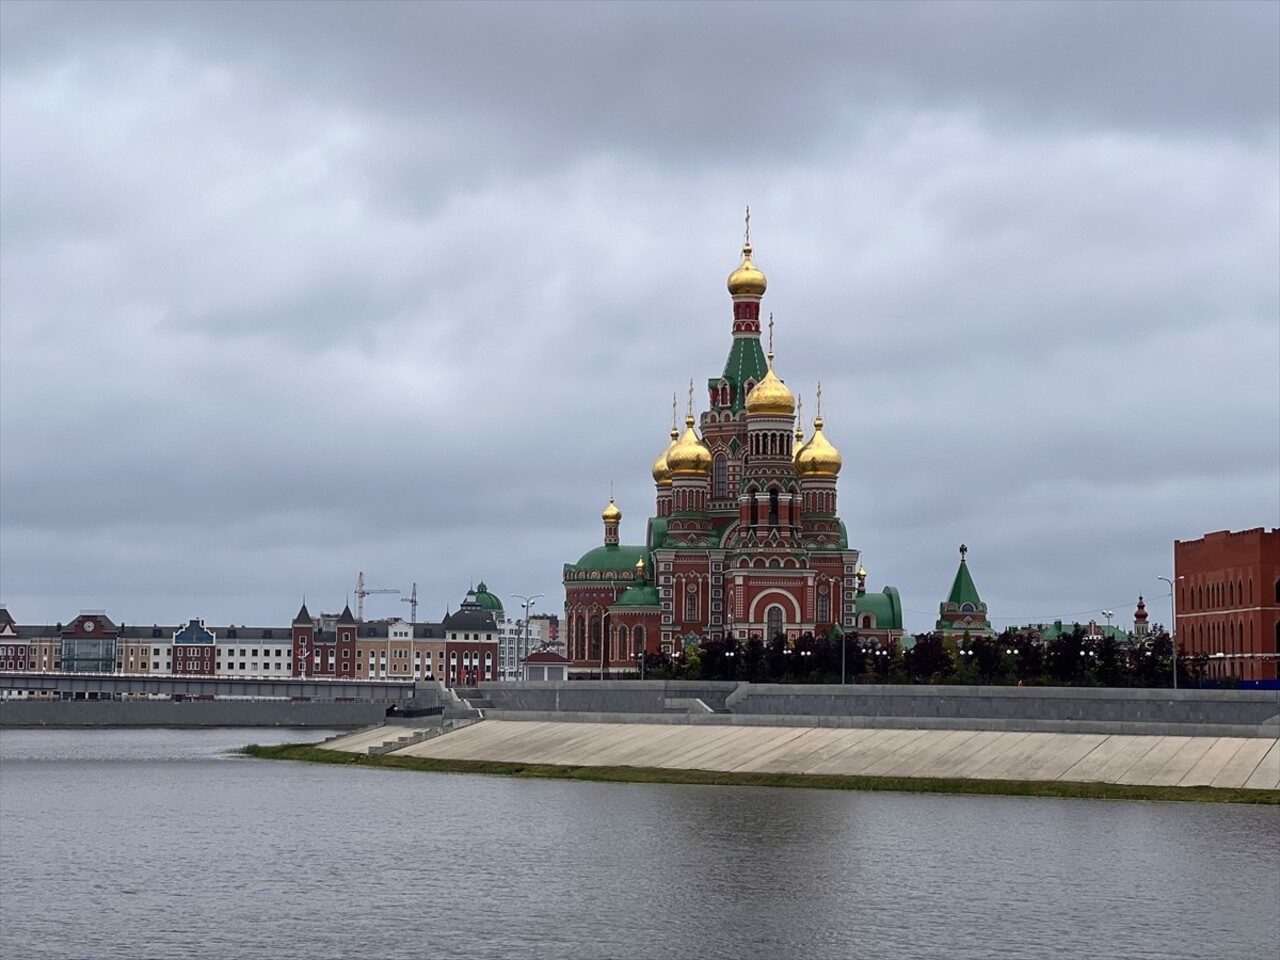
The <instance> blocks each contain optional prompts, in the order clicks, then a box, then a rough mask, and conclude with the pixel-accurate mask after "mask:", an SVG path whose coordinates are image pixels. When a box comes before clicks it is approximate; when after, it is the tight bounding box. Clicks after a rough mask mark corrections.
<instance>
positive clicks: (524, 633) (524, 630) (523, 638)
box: [508, 593, 546, 676]
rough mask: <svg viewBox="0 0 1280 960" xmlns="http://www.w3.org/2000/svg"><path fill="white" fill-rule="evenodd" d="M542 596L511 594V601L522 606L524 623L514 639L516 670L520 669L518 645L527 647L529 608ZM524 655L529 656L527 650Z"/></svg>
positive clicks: (540, 594) (539, 594) (536, 594)
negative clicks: (516, 601) (518, 602)
mask: <svg viewBox="0 0 1280 960" xmlns="http://www.w3.org/2000/svg"><path fill="white" fill-rule="evenodd" d="M544 596H546V594H543V593H535V594H534V595H533V596H531V597H526V596H524V595H523V594H519V593H513V594H511V599H512V600H519V601H520V602H521V603H522V604H523V605H524V623H523V624H521V626H520V636H519V637H517V638H516V656H515V660H516V662H515V664H513V666H514V667H515V669H517V670H518V669H519V668H520V645H521V643H523V644H524V646H525V647H526V648H527V647H528V646H529V608H530V607H532V606H533V605H534V603H536V602H537V601H538V600H540V599H542V598H543V597H544ZM524 655H525V656H526V657H527V656H528V655H529V651H528V650H527V649H526V650H525V652H524ZM510 673H511V670H510V668H508V676H509V675H510Z"/></svg>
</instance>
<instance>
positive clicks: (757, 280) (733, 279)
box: [728, 240, 769, 297]
mask: <svg viewBox="0 0 1280 960" xmlns="http://www.w3.org/2000/svg"><path fill="white" fill-rule="evenodd" d="M768 286H769V281H768V280H766V279H765V276H764V274H763V273H761V272H760V270H759V269H757V268H756V265H755V264H754V263H752V262H751V241H750V240H748V241H747V242H746V243H744V244H743V245H742V263H741V264H740V265H739V266H738V269H737V270H735V271H733V273H731V274H729V282H728V287H729V294H730V296H733V297H763V296H764V291H765V289H766V288H767V287H768Z"/></svg>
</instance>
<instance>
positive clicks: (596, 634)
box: [588, 617, 601, 660]
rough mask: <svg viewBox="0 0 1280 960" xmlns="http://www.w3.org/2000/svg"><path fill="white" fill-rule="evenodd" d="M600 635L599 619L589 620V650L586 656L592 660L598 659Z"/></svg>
mask: <svg viewBox="0 0 1280 960" xmlns="http://www.w3.org/2000/svg"><path fill="white" fill-rule="evenodd" d="M600 633H601V625H600V618H599V617H592V618H591V649H590V650H589V651H588V655H589V657H590V658H591V659H592V660H599V659H600Z"/></svg>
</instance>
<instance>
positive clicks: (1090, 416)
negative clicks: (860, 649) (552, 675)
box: [0, 2, 1280, 629]
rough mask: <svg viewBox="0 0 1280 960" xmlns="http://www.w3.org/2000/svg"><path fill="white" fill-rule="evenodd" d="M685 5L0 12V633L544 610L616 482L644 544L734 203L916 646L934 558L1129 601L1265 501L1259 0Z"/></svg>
mask: <svg viewBox="0 0 1280 960" xmlns="http://www.w3.org/2000/svg"><path fill="white" fill-rule="evenodd" d="M673 9H675V8H667V7H661V8H659V7H654V6H649V5H630V4H608V5H580V4H575V5H560V4H538V5H533V4H515V5H493V4H489V5H453V4H424V5H412V4H389V5H382V6H377V5H369V4H362V5H341V4H339V5H324V4H309V5H307V6H306V7H300V6H298V5H295V4H257V5H254V7H253V8H252V11H253V12H252V15H250V14H249V13H248V10H249V8H246V7H244V6H242V5H236V4H206V5H188V4H177V3H173V4H164V5H155V4H143V5H133V4H123V5H117V4H102V3H100V4H78V5H67V4H53V5H28V4H19V3H13V2H10V3H6V4H4V5H3V6H0V17H3V21H4V23H3V25H4V29H3V31H0V58H2V59H3V68H2V69H3V73H2V74H0V112H2V115H3V117H4V125H3V129H2V130H0V135H2V136H3V150H0V241H2V244H0V348H2V349H0V523H2V528H0V529H2V533H3V535H2V536H0V592H2V594H3V598H4V599H5V600H6V601H7V602H8V604H9V606H10V608H11V610H12V612H13V613H14V615H15V616H16V617H17V618H18V619H19V620H20V621H30V620H49V621H53V620H66V619H69V618H70V617H72V616H74V614H75V612H76V610H77V609H79V608H80V607H82V606H84V607H106V608H108V609H109V611H110V612H111V613H112V614H113V615H115V616H118V617H120V618H122V619H125V620H127V621H132V620H148V621H153V620H159V621H164V620H169V621H175V620H178V619H181V618H184V617H188V616H192V615H203V616H206V617H208V618H209V619H210V620H221V621H223V622H227V621H233V622H251V621H260V622H264V623H265V622H280V621H283V620H284V619H285V618H287V617H288V616H290V615H291V614H292V613H293V611H294V609H296V603H297V601H298V599H299V597H300V595H301V594H303V593H305V594H307V596H308V597H310V598H314V600H315V603H316V605H317V606H319V607H323V608H326V609H327V608H340V607H341V604H342V602H344V598H345V597H346V596H347V595H348V594H349V593H350V591H351V589H352V588H353V584H354V579H355V574H356V572H357V571H359V570H361V569H363V570H365V572H366V573H367V574H368V575H370V576H371V577H372V578H373V579H375V580H376V581H378V582H380V583H382V584H384V585H390V586H398V587H401V588H402V589H405V590H407V589H408V586H409V584H410V583H411V582H413V581H415V580H416V581H417V582H418V583H419V589H420V593H423V594H424V595H425V596H426V597H428V598H429V599H427V600H425V601H424V605H423V610H424V612H426V613H430V614H431V615H436V614H437V613H438V612H439V611H440V610H443V609H444V607H445V606H446V605H448V604H456V602H457V600H458V598H459V597H460V596H461V594H462V593H463V592H464V590H465V588H466V586H467V584H468V582H469V581H470V580H471V579H472V578H473V577H474V578H477V579H479V578H485V579H486V580H488V581H489V583H490V584H491V585H493V586H495V588H496V589H498V590H499V591H500V592H503V593H509V592H511V591H516V590H518V591H520V592H522V593H531V592H543V593H546V594H547V600H545V601H544V603H546V604H547V607H548V609H554V608H555V607H556V606H557V604H558V603H559V599H558V598H559V597H561V596H562V592H561V591H560V588H559V585H558V579H559V574H560V564H561V563H563V562H564V561H567V560H572V559H575V558H576V557H577V556H578V555H579V554H581V553H582V552H584V551H585V550H586V549H588V548H589V547H590V546H592V545H594V544H595V543H596V542H598V540H599V537H600V532H601V531H600V527H599V522H598V511H599V509H600V508H601V507H602V506H603V505H604V502H605V500H606V499H607V497H608V492H609V487H610V483H611V482H612V483H613V485H614V489H615V492H616V495H617V497H618V501H619V503H620V504H621V505H622V507H623V510H624V512H625V514H626V517H625V519H624V521H623V533H624V536H625V537H626V538H627V539H629V540H632V541H636V540H639V539H641V538H642V537H643V529H644V528H643V525H644V518H645V516H646V515H647V514H648V512H649V511H650V508H651V503H652V496H653V492H652V489H651V484H650V481H649V475H648V469H649V464H650V463H651V462H652V460H653V458H654V457H655V456H656V455H657V453H658V452H659V451H660V450H661V449H662V448H663V446H664V445H665V441H666V431H667V427H668V421H669V417H670V397H671V393H672V392H673V391H676V392H678V393H679V395H680V405H681V412H682V413H683V405H684V402H685V400H684V397H685V390H686V387H687V383H688V380H689V378H691V377H692V378H693V379H694V380H695V382H696V383H697V384H698V393H697V398H698V400H699V402H701V397H702V394H701V385H702V384H703V383H704V382H705V379H706V378H707V377H708V376H712V375H715V374H717V373H718V372H719V369H720V367H721V365H722V363H723V360H724V356H725V354H726V353H727V350H728V346H729V323H730V312H729V303H728V298H727V296H726V294H725V292H724V287H723V282H724V277H725V276H726V275H727V274H728V272H729V271H730V270H731V269H732V268H733V267H734V266H735V265H736V254H737V244H738V243H739V231H740V229H741V226H740V219H739V218H740V216H741V208H742V205H743V203H745V202H747V201H750V202H751V203H752V208H753V233H754V239H755V240H756V245H757V253H758V255H759V262H760V264H761V266H762V267H763V269H765V271H766V272H767V273H768V275H769V278H770V288H769V294H768V297H767V298H766V308H767V309H772V310H774V311H776V314H777V319H778V324H777V340H778V353H779V358H778V367H779V372H780V374H781V375H782V376H784V377H785V378H786V379H787V381H788V383H789V384H791V386H792V387H793V388H794V389H796V390H798V391H800V392H801V393H803V394H804V395H805V396H806V398H807V407H806V411H807V413H808V414H809V415H812V412H813V407H812V397H813V393H814V388H815V384H816V381H817V380H818V379H819V378H821V380H822V381H823V387H824V407H825V410H824V412H825V413H826V416H827V422H828V429H827V433H828V436H829V437H831V439H832V440H833V442H835V443H836V444H837V445H838V446H839V447H840V448H841V449H842V451H843V452H844V455H845V461H846V468H845V471H844V477H843V479H842V484H841V503H842V513H843V515H844V516H845V518H846V520H847V522H848V525H849V528H850V531H851V534H852V537H853V540H854V542H855V543H856V544H857V545H859V546H861V547H862V548H863V549H864V550H865V551H866V564H867V566H868V569H870V570H871V571H872V581H873V585H875V584H882V583H885V582H891V583H895V584H897V585H898V586H900V587H901V588H902V590H903V593H904V597H905V598H906V602H907V606H908V608H909V609H910V610H911V611H912V613H911V616H910V618H909V625H910V626H912V627H913V628H915V629H922V628H924V627H925V626H927V625H928V624H929V623H931V621H932V619H933V616H934V614H933V613H932V612H931V611H932V610H935V609H936V605H937V602H938V601H939V600H940V599H941V598H942V596H943V595H944V594H945V592H946V590H947V588H948V587H949V585H950V580H951V577H952V575H953V573H954V568H955V562H956V554H955V547H956V545H957V544H958V543H959V542H960V541H961V540H964V541H965V542H967V543H968V544H969V545H970V546H971V548H972V553H971V554H970V560H971V564H972V567H973V572H974V575H975V577H976V579H977V582H978V586H979V588H980V589H981V590H982V592H983V594H984V597H985V598H986V599H987V600H988V601H989V602H990V603H991V605H992V610H993V614H995V615H996V616H997V617H999V618H1002V620H1010V619H1016V618H1024V617H1025V618H1031V617H1036V618H1039V617H1042V616H1045V615H1048V614H1053V613H1055V612H1056V613H1059V614H1070V613H1072V612H1074V611H1079V610H1090V609H1102V608H1104V607H1106V608H1110V609H1116V610H1117V611H1123V616H1127V614H1128V611H1129V610H1130V609H1131V607H1125V606H1123V605H1124V604H1126V603H1130V602H1131V601H1132V600H1133V599H1136V595H1137V594H1138V593H1139V592H1146V593H1147V594H1148V595H1149V596H1150V595H1152V594H1155V593H1157V592H1158V589H1157V588H1158V587H1159V584H1157V583H1156V582H1155V581H1154V577H1155V576H1157V575H1159V574H1165V573H1167V572H1168V568H1169V565H1170V560H1169V555H1170V541H1171V540H1172V539H1173V538H1175V537H1179V538H1188V537H1194V536H1198V535H1199V534H1200V533H1202V532H1204V531H1206V530H1211V529H1219V528H1224V527H1234V528H1239V527H1247V526H1256V525H1258V524H1268V525H1274V524H1275V523H1276V520H1277V517H1278V516H1280V453H1278V451H1277V446H1278V442H1277V439H1276V438H1277V437H1278V436H1280V379H1278V376H1277V373H1276V370H1277V363H1276V360H1277V359H1280V323H1278V322H1277V320H1278V317H1280V290H1278V289H1277V288H1278V285H1280V278H1278V277H1277V271H1276V269H1275V264H1276V263H1277V262H1278V261H1280V229H1278V228H1277V223H1280V187H1278V184H1277V176H1276V173H1275V171H1276V168H1277V157H1278V154H1280V150H1278V147H1277V143H1278V135H1277V113H1278V111H1280V107H1278V106H1277V90H1278V89H1280V74H1278V71H1280V66H1278V64H1280V52H1278V51H1277V40H1276V37H1277V35H1278V32H1280V23H1278V22H1277V16H1278V13H1277V11H1280V7H1276V6H1275V5H1266V4H1251V3H1245V4H1226V3H1215V4H1191V3H1180V4H1105V5H1103V4H1093V5H1079V4H1026V5H1008V4H994V5H991V4H947V5H938V4H919V5H914V4H856V5H852V4H850V5H835V4H786V5H774V4H749V5H738V6H734V7H730V6H727V5H723V4H695V5H686V6H684V7H681V8H679V13H678V15H677V14H672V13H671V12H670V11H671V10H673ZM304 11H305V15H304ZM663 11H665V12H663ZM377 603H378V604H380V605H375V601H373V600H371V601H370V612H371V613H380V614H389V613H403V612H404V611H403V609H402V606H403V605H400V604H398V603H397V602H396V601H395V599H394V598H382V599H381V600H379V601H377ZM1159 609H1160V608H1159V607H1158V606H1153V610H1155V611H1157V613H1156V615H1157V617H1158V616H1159V613H1158V611H1159Z"/></svg>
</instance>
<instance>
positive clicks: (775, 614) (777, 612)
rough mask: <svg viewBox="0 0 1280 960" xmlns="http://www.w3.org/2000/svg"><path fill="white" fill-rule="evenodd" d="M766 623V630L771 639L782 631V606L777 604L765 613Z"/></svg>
mask: <svg viewBox="0 0 1280 960" xmlns="http://www.w3.org/2000/svg"><path fill="white" fill-rule="evenodd" d="M765 624H766V628H765V632H766V633H767V634H768V635H769V639H770V640H772V639H773V638H774V637H776V636H777V635H778V634H780V633H782V608H781V607H779V606H776V605H775V606H772V607H770V608H769V610H768V612H767V613H766V614H765Z"/></svg>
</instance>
